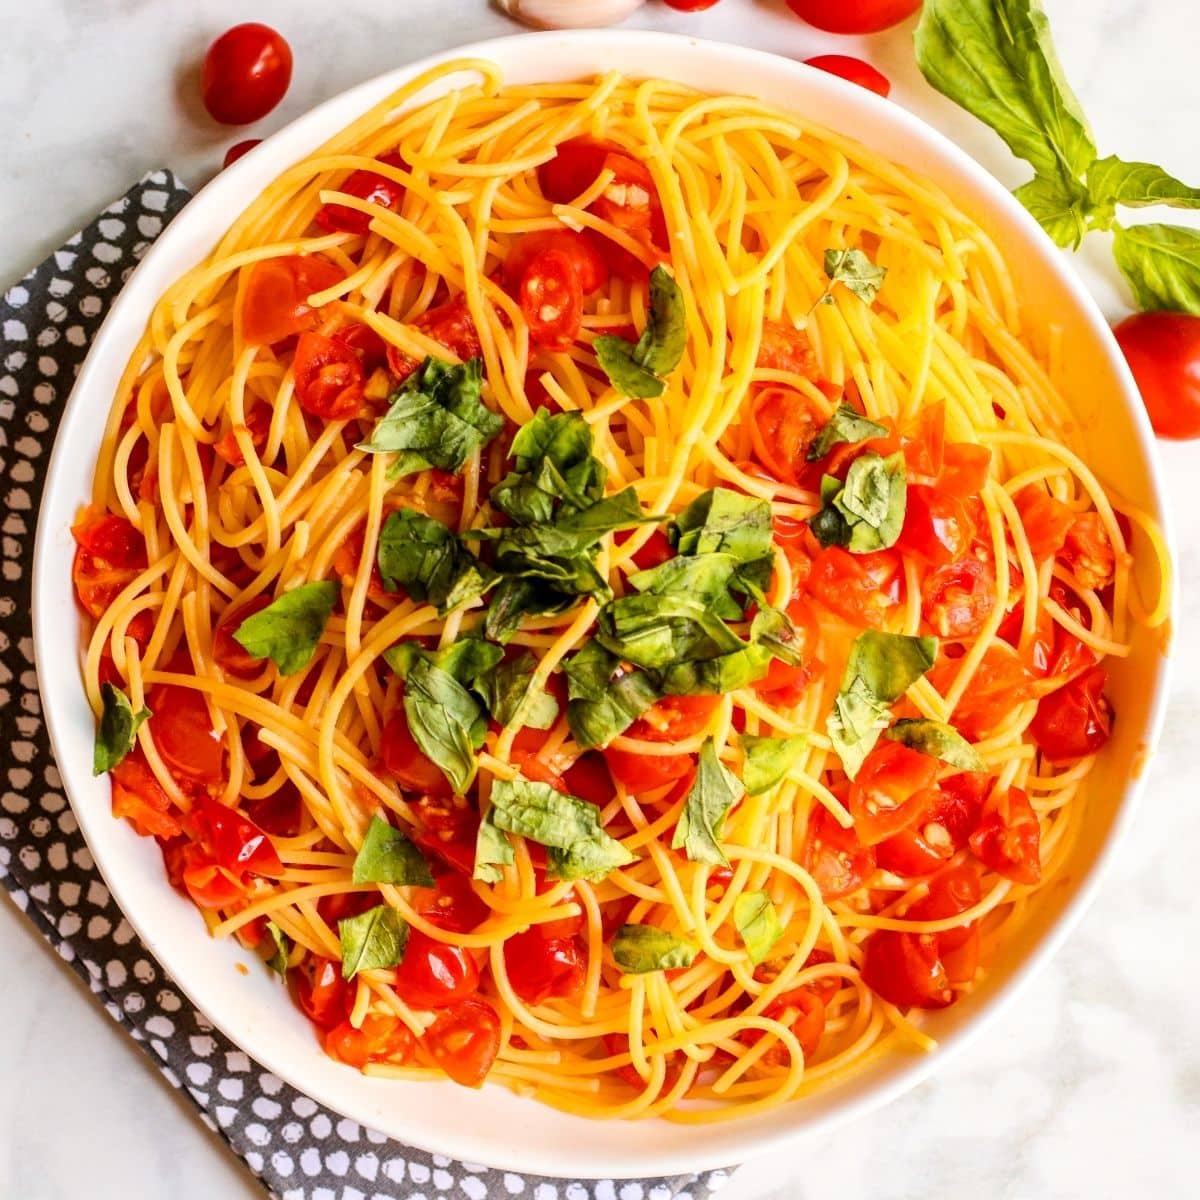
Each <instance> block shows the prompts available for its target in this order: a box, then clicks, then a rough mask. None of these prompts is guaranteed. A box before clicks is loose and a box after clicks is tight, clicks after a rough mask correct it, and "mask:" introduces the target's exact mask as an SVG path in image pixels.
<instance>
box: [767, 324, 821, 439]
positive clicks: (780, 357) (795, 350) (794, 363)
mask: <svg viewBox="0 0 1200 1200" xmlns="http://www.w3.org/2000/svg"><path fill="white" fill-rule="evenodd" d="M757 362H758V365H759V366H760V367H763V368H765V369H766V370H769V371H790V372H791V373H792V374H793V375H803V376H804V378H805V379H811V380H813V382H816V381H817V379H818V378H819V377H820V372H819V371H818V368H817V356H816V354H815V353H814V352H813V348H812V342H810V341H809V340H808V334H807V333H805V332H804V330H803V329H796V328H794V327H793V326H791V325H785V324H784V323H783V322H782V321H764V322H763V327H762V335H761V337H760V338H759V342H758V360H757ZM824 423H825V422H824V420H822V421H821V424H824Z"/></svg>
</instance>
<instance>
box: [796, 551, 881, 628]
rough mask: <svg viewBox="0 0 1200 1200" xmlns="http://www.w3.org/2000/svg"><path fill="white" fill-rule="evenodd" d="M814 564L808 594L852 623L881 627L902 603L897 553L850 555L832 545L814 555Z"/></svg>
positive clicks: (808, 582)
mask: <svg viewBox="0 0 1200 1200" xmlns="http://www.w3.org/2000/svg"><path fill="white" fill-rule="evenodd" d="M813 544H814V545H815V543H813ZM811 564H812V565H811V571H810V573H809V576H808V580H807V583H806V585H805V587H806V590H807V592H808V594H809V595H811V596H812V598H813V599H814V600H819V601H820V602H821V603H822V604H823V605H825V607H826V608H828V609H830V610H831V611H833V612H835V613H837V615H838V616H839V617H842V618H843V619H844V620H846V621H849V622H850V623H851V624H854V625H873V626H876V627H878V626H881V625H883V624H884V622H885V621H886V619H887V615H888V613H889V612H890V611H891V610H892V609H893V608H895V607H896V605H898V604H899V603H900V594H901V589H902V587H903V582H904V578H903V576H904V573H903V570H902V568H901V563H900V556H899V555H898V554H897V553H896V552H895V551H894V550H877V551H875V552H874V553H872V554H850V553H848V552H847V551H845V550H843V549H842V548H841V547H840V546H829V547H827V548H825V549H818V550H817V551H816V552H815V553H813V554H812V558H811Z"/></svg>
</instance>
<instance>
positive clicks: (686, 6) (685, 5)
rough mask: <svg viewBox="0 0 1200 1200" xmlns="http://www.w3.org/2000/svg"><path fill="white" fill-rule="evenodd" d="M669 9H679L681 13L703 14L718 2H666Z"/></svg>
mask: <svg viewBox="0 0 1200 1200" xmlns="http://www.w3.org/2000/svg"><path fill="white" fill-rule="evenodd" d="M664 3H665V4H666V5H667V7H668V8H675V9H678V10H679V11H680V12H703V11H704V10H705V9H706V8H712V6H713V5H714V4H716V3H717V0H664Z"/></svg>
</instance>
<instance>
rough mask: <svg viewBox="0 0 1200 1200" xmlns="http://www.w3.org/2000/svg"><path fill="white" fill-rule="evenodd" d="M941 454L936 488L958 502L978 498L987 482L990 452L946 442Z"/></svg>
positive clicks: (990, 460) (990, 458)
mask: <svg viewBox="0 0 1200 1200" xmlns="http://www.w3.org/2000/svg"><path fill="white" fill-rule="evenodd" d="M943 454H944V456H943V461H942V471H941V474H940V475H939V476H938V488H939V489H940V490H941V491H943V492H945V493H947V494H948V495H950V496H957V497H958V498H959V499H960V500H968V499H970V498H971V497H973V496H978V495H979V493H980V492H981V491H982V490H983V485H984V484H985V483H986V482H987V477H988V471H989V469H990V467H991V465H992V452H991V451H990V450H989V449H988V448H987V447H986V446H975V445H972V444H971V443H970V442H947V443H946V447H945V450H944V452H943Z"/></svg>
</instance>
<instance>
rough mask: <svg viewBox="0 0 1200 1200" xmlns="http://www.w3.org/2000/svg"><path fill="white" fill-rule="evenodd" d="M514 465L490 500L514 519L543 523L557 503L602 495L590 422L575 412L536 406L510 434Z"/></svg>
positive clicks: (578, 503) (580, 504)
mask: <svg viewBox="0 0 1200 1200" xmlns="http://www.w3.org/2000/svg"><path fill="white" fill-rule="evenodd" d="M512 456H513V459H514V460H515V469H514V470H513V471H511V472H510V473H509V474H508V475H507V476H505V478H504V479H502V480H501V481H500V482H499V483H498V484H497V485H496V486H495V487H494V488H492V491H491V502H492V504H493V505H494V506H495V507H496V508H498V509H499V510H500V511H501V512H503V513H505V514H506V515H507V516H509V517H511V518H512V519H513V520H514V521H516V522H517V524H518V525H544V524H548V523H549V522H550V521H552V520H553V519H554V515H555V513H556V512H557V511H558V509H559V507H560V506H563V507H566V508H568V509H572V508H574V509H580V508H586V507H587V506H588V505H589V504H594V503H595V502H596V501H597V500H599V499H600V498H601V497H602V496H603V495H604V480H605V477H606V474H607V472H606V471H605V469H604V466H603V464H602V463H601V462H600V460H599V459H598V458H596V457H595V455H594V454H593V453H592V428H591V426H590V425H589V424H588V423H587V421H586V420H585V419H584V418H583V417H582V416H581V415H580V414H579V413H574V412H569V413H548V412H546V411H545V409H539V410H538V411H537V412H536V413H534V415H533V419H532V420H531V421H529V422H527V423H526V424H525V425H523V426H522V427H521V428H520V430H518V431H517V435H516V437H514V438H513V443H512Z"/></svg>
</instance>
